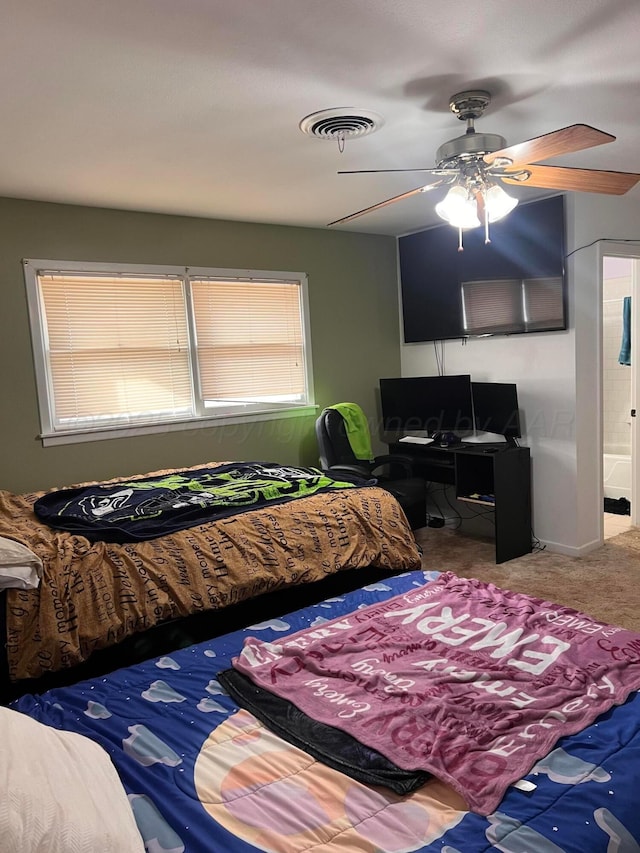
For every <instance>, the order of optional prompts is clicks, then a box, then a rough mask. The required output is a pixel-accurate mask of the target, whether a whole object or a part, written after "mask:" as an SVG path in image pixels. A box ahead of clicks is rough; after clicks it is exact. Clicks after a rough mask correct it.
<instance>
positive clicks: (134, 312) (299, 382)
mask: <svg viewBox="0 0 640 853" xmlns="http://www.w3.org/2000/svg"><path fill="white" fill-rule="evenodd" d="M25 280H26V285H27V295H28V301H29V313H30V319H31V332H32V341H33V351H34V362H35V367H36V379H37V387H38V401H39V405H40V418H41V429H42V439H43V442H44V443H45V444H55V443H64V442H68V441H78V440H85V441H86V440H93V439H96V438H111V437H114V435H118V434H128V435H130V434H134V433H136V434H137V433H140V432H151V431H159V430H166V429H177V428H184V427H185V426H188V427H192V426H198V425H201V426H204V425H209V426H210V425H211V423H212V422H214V423H216V422H218V423H229V422H238V420H255V419H262V418H267V417H282V416H284V415H286V416H290V415H292V414H309V413H310V412H311V411H313V410H314V409H313V408H311V409H310V408H309V407H312V406H313V394H312V382H311V356H310V347H309V328H308V312H307V286H306V276H305V275H303V274H299V273H281V272H277V273H272V272H254V271H250V270H243V271H241V272H239V271H237V270H215V269H196V268H190V269H185V268H174V267H170V268H160V267H139V266H136V265H129V266H124V265H120V264H118V265H115V264H108V265H107V264H102V265H99V264H89V263H76V262H68V263H65V262H61V261H41V260H28V261H25Z"/></svg>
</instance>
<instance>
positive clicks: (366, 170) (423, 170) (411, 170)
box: [338, 168, 458, 175]
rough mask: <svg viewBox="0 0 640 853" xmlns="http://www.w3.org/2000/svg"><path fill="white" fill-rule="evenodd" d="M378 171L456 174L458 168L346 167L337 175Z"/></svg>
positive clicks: (375, 172)
mask: <svg viewBox="0 0 640 853" xmlns="http://www.w3.org/2000/svg"><path fill="white" fill-rule="evenodd" d="M380 172H431V173H432V174H434V175H457V174H458V169H437V168H433V169H427V168H424V169H422V168H420V169H348V170H346V171H341V172H338V174H339V175H377V174H379V173H380Z"/></svg>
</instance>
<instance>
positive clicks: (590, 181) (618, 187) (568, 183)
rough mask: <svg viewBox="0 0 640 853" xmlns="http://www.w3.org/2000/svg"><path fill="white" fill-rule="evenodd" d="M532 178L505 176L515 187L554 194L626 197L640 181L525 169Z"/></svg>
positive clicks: (594, 172)
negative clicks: (592, 194) (604, 194)
mask: <svg viewBox="0 0 640 853" xmlns="http://www.w3.org/2000/svg"><path fill="white" fill-rule="evenodd" d="M524 168H525V169H526V171H527V172H530V173H531V177H529V178H526V179H525V180H522V179H520V180H518V179H517V178H509V173H508V172H507V173H506V174H504V175H501V176H500V177H501V179H502V180H503V181H504V182H505V183H506V184H511V185H512V186H527V187H544V188H545V189H552V190H570V191H574V192H583V193H606V194H608V195H623V194H624V193H626V192H627V190H630V189H631V187H633V186H635V185H636V184H637V183H638V181H640V175H636V174H634V173H633V172H607V171H601V170H599V169H572V168H567V167H565V166H525V167H524Z"/></svg>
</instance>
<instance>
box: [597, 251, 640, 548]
mask: <svg viewBox="0 0 640 853" xmlns="http://www.w3.org/2000/svg"><path fill="white" fill-rule="evenodd" d="M598 248H599V251H598V262H599V270H598V275H599V282H600V287H599V293H600V307H599V316H600V323H599V329H600V341H599V349H600V358H599V363H600V367H599V370H600V376H599V386H600V393H599V395H598V400H599V408H600V410H599V421H600V484H599V486H600V488H599V493H600V507H601V508H602V507H603V506H604V470H603V461H602V456H603V454H604V429H603V416H604V375H603V374H604V365H603V347H602V335H603V308H602V305H603V290H604V274H603V273H604V258H605V257H616V258H631V260H633V261H635V263H633V264H632V269H631V306H632V309H631V353H632V356H631V403H630V407H631V409H635V410H636V411H638V404H639V403H640V390H639V389H638V382H639V381H640V370H638V365H637V357H636V354H637V353H639V352H640V349H639V346H640V329H639V328H638V327H639V326H640V322H636V318H640V312H639V311H638V306H639V305H640V248H639V247H638V245H637V244H635V245H632V244H630V243H617V242H616V241H614V240H603V241H602V242H601V243H600V244H599V246H598ZM639 450H640V417H638V416H636V417H635V418H631V524H632V525H634V526H637V525H638V524H639V523H640V508H639V507H638V506H637V504H638V500H636V496H638V497H640V472H639V470H638V469H639V468H640V466H638V465H636V464H634V460H636V459H637V458H638V455H637V454H638V451H639ZM601 517H602V522H601V537H602V538H603V531H604V514H603V513H602V512H601Z"/></svg>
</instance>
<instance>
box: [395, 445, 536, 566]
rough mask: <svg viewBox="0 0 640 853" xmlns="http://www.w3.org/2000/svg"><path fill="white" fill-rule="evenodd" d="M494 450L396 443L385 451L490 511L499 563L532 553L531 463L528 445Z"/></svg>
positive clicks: (463, 499) (509, 446)
mask: <svg viewBox="0 0 640 853" xmlns="http://www.w3.org/2000/svg"><path fill="white" fill-rule="evenodd" d="M493 446H494V447H495V446H496V445H493ZM498 448H499V449H498V450H496V452H495V453H490V452H487V449H486V446H483V445H464V446H463V447H453V448H450V447H439V446H438V445H434V444H410V443H409V442H395V443H392V444H390V445H389V452H390V453H401V454H402V455H403V456H409V457H410V458H411V459H412V461H413V464H414V467H415V472H416V474H418V475H419V476H421V477H424V478H425V480H430V481H431V482H433V483H443V484H445V485H452V486H455V493H456V498H457V499H458V500H461V501H468V502H470V503H472V504H474V505H479V506H482V507H484V508H485V509H493V510H494V511H495V529H496V533H495V542H496V563H504V562H505V561H506V560H512V559H513V558H514V557H521V556H522V555H523V554H528V553H530V551H531V550H532V546H531V539H532V534H531V459H530V454H529V448H528V447H516V446H513V445H498Z"/></svg>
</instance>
